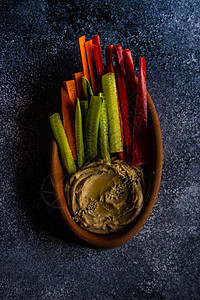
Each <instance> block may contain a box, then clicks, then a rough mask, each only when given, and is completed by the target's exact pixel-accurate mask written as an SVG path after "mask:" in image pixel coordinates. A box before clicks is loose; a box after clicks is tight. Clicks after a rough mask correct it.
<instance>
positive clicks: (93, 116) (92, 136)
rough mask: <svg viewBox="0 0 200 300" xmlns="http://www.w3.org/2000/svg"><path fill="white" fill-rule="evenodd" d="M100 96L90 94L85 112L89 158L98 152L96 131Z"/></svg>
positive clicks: (97, 130) (97, 129)
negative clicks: (88, 104) (86, 112)
mask: <svg viewBox="0 0 200 300" xmlns="http://www.w3.org/2000/svg"><path fill="white" fill-rule="evenodd" d="M101 102H102V100H101V98H100V97H98V96H92V97H91V99H90V107H89V109H88V114H87V131H86V143H87V144H86V146H87V151H88V154H89V159H94V158H95V157H96V156H97V154H98V133H99V120H100V114H101Z"/></svg>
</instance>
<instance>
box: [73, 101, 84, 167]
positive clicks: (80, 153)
mask: <svg viewBox="0 0 200 300" xmlns="http://www.w3.org/2000/svg"><path fill="white" fill-rule="evenodd" d="M75 136H76V153H77V159H78V167H79V168H81V167H82V165H83V164H84V162H85V156H84V143H83V126H82V114H81V106H80V101H79V99H78V98H77V102H76V111H75Z"/></svg>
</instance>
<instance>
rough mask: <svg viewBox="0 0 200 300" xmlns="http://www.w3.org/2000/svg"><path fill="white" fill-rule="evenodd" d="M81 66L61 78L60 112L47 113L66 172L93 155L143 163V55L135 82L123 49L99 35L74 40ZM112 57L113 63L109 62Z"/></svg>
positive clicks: (145, 142) (145, 134) (146, 140)
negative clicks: (104, 43)
mask: <svg viewBox="0 0 200 300" xmlns="http://www.w3.org/2000/svg"><path fill="white" fill-rule="evenodd" d="M78 42H79V48H80V55H81V61H82V67H83V70H82V71H81V72H79V73H75V74H73V75H72V80H69V81H64V82H63V87H61V98H62V121H61V118H60V114H58V113H55V114H53V115H52V116H50V122H51V126H52V130H53V135H54V138H55V140H56V142H57V144H58V147H59V149H60V154H61V157H62V162H63V164H64V166H65V168H66V170H67V172H68V173H69V174H72V173H75V172H76V170H77V168H81V167H82V166H83V165H84V164H85V163H86V162H89V161H95V160H96V159H98V158H99V157H103V158H106V160H107V161H108V162H110V159H111V156H116V155H117V156H118V157H119V158H120V159H123V160H127V161H129V162H132V164H133V165H143V164H148V162H149V136H148V124H147V88H146V68H145V59H144V58H143V57H140V59H139V76H138V84H136V79H135V72H134V64H133V59H132V55H131V52H130V50H129V49H126V50H123V48H122V46H121V45H116V46H113V45H110V46H107V47H106V65H105V64H104V61H103V55H102V50H101V45H100V39H99V36H98V35H96V36H93V38H92V39H91V40H89V41H85V36H82V37H80V38H79V39H78ZM113 56H114V63H113Z"/></svg>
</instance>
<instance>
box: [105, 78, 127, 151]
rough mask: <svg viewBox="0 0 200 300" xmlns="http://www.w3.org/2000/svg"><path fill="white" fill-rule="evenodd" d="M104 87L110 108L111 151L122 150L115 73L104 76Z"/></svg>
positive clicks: (108, 107)
mask: <svg viewBox="0 0 200 300" xmlns="http://www.w3.org/2000/svg"><path fill="white" fill-rule="evenodd" d="M102 89H103V93H104V95H105V99H106V102H107V109H108V125H109V143H110V152H111V153H115V152H122V151H123V146H122V141H121V127H120V119H119V109H118V100H117V86H116V81H115V74H114V73H107V74H105V75H103V76H102Z"/></svg>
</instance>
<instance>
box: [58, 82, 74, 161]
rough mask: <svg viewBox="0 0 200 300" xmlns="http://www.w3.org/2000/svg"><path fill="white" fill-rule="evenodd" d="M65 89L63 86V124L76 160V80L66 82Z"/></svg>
mask: <svg viewBox="0 0 200 300" xmlns="http://www.w3.org/2000/svg"><path fill="white" fill-rule="evenodd" d="M64 85H65V87H67V90H65V89H64V88H63V87H61V98H62V116H63V126H64V129H65V133H66V136H67V139H68V142H69V147H70V149H71V151H72V155H73V158H74V160H75V159H76V140H75V108H76V86H75V82H74V80H70V81H65V82H64ZM68 91H69V92H68Z"/></svg>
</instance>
